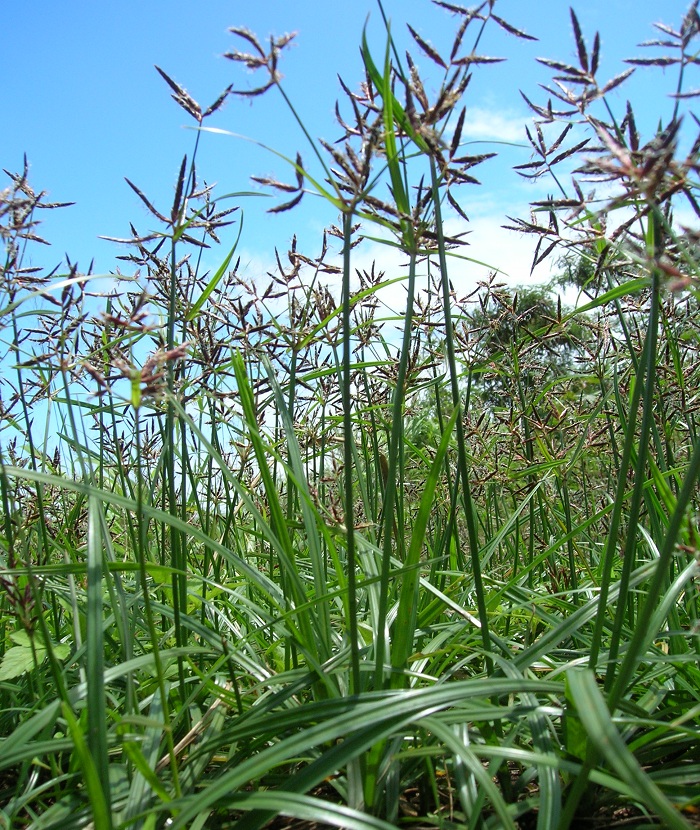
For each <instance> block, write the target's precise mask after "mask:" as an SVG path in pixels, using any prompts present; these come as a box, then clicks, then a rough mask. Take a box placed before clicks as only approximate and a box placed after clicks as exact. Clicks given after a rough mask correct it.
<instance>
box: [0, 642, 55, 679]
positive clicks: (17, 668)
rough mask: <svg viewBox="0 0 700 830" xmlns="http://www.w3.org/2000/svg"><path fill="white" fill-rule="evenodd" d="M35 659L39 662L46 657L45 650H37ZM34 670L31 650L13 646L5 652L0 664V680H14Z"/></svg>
mask: <svg viewBox="0 0 700 830" xmlns="http://www.w3.org/2000/svg"><path fill="white" fill-rule="evenodd" d="M36 654H37V658H38V659H39V662H41V661H42V660H43V659H44V657H45V656H46V651H45V649H37V653H36ZM33 668H34V655H33V654H32V650H31V648H27V647H25V646H13V647H12V648H9V649H8V650H7V651H6V652H5V656H4V657H3V658H2V663H0V680H14V678H15V677H19V676H20V675H22V674H25V673H26V672H28V671H31V670H32V669H33Z"/></svg>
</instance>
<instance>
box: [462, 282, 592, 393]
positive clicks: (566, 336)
mask: <svg viewBox="0 0 700 830" xmlns="http://www.w3.org/2000/svg"><path fill="white" fill-rule="evenodd" d="M567 312H568V309H566V308H565V307H563V306H562V303H561V298H560V296H559V295H557V294H555V293H554V290H553V288H552V286H551V285H548V284H544V285H535V286H527V287H523V286H520V287H517V288H513V289H511V288H509V287H506V286H502V285H501V286H491V287H490V288H489V291H488V292H487V293H486V294H485V295H483V296H482V297H480V300H479V307H478V308H477V309H476V310H475V311H474V312H473V313H472V314H471V316H470V319H469V326H470V332H469V333H470V339H471V343H472V346H471V349H470V351H471V354H470V363H471V366H472V370H473V386H474V392H475V393H477V394H480V395H481V396H482V398H483V400H484V401H485V402H486V403H487V404H489V405H491V406H494V407H500V406H507V405H509V401H511V400H512V399H513V398H514V396H516V395H521V396H522V395H523V394H525V396H526V397H529V395H528V391H532V390H534V389H541V388H542V387H543V385H544V384H546V383H547V382H549V381H550V380H553V379H554V378H557V377H565V376H568V375H571V374H572V373H574V372H575V371H576V358H577V357H580V356H581V354H582V351H581V342H582V338H583V337H585V336H586V332H585V330H584V328H583V326H582V325H581V323H580V322H577V321H576V320H568V321H567V320H566V319H565V318H566V314H567Z"/></svg>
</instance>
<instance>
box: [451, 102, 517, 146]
mask: <svg viewBox="0 0 700 830" xmlns="http://www.w3.org/2000/svg"><path fill="white" fill-rule="evenodd" d="M529 121H531V118H529V117H528V116H527V115H522V114H520V113H516V112H513V111H509V110H505V111H501V110H496V109H493V110H491V109H486V108H485V107H471V108H469V107H468V108H467V115H466V118H465V119H464V127H463V128H462V138H463V139H464V138H482V139H492V140H496V141H518V142H521V141H525V140H526V136H525V124H527V123H528V122H529Z"/></svg>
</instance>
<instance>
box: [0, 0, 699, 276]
mask: <svg viewBox="0 0 700 830" xmlns="http://www.w3.org/2000/svg"><path fill="white" fill-rule="evenodd" d="M384 5H385V9H386V11H387V14H388V15H389V16H390V17H391V18H392V21H393V25H394V31H395V32H396V34H397V37H398V38H399V40H400V41H401V42H405V44H406V45H409V41H408V37H407V34H406V27H405V23H406V22H410V23H411V24H412V25H413V27H414V28H415V29H416V30H417V31H418V32H419V33H420V34H421V36H422V37H424V38H425V39H426V40H429V41H430V42H431V43H433V44H434V45H435V46H436V47H437V48H438V49H440V48H443V49H445V48H447V46H448V44H450V43H451V42H452V38H453V35H454V32H455V29H456V22H455V18H454V17H452V16H451V15H449V14H448V13H447V12H446V11H444V10H443V9H440V8H437V7H435V6H433V5H432V4H431V3H430V2H428V0H385V4H384ZM568 7H569V3H568V2H560V0H536V2H534V3H524V2H522V0H498V2H497V3H496V6H495V11H496V12H497V13H498V14H500V15H501V16H502V17H504V18H506V19H507V20H508V21H510V22H511V23H513V24H514V25H517V26H519V27H521V28H523V29H525V30H527V31H528V32H529V33H530V34H533V35H535V36H537V37H538V38H539V42H537V43H530V42H527V41H523V40H516V39H514V38H512V37H506V36H504V34H503V32H501V31H500V30H499V29H497V27H495V26H493V27H491V28H490V30H489V31H487V34H486V36H485V39H484V40H483V41H482V43H481V44H480V47H479V51H480V52H481V53H485V54H491V55H498V56H503V57H507V58H508V61H507V62H506V63H505V64H501V65H498V66H490V67H485V68H483V69H482V70H479V69H477V71H476V72H475V77H474V79H473V81H472V84H471V86H470V89H469V92H468V95H467V98H466V101H465V103H466V104H467V106H468V116H467V122H466V126H465V131H464V140H469V141H483V142H486V143H484V144H479V145H476V146H478V150H477V151H478V152H482V151H487V150H491V149H504V148H499V147H492V146H490V142H491V141H493V140H495V139H505V140H508V141H510V142H522V141H523V140H524V134H523V123H524V122H525V121H526V120H527V118H528V113H527V109H526V107H525V105H524V103H523V101H522V99H521V97H520V95H519V93H518V89H519V88H521V89H523V91H525V92H526V94H527V95H528V97H530V98H531V99H532V100H535V101H538V102H543V95H542V94H541V93H539V91H538V87H537V84H538V82H547V81H548V80H549V75H548V72H547V70H546V69H545V68H543V67H540V66H538V64H536V62H535V58H536V57H538V56H546V57H550V58H555V59H558V60H562V61H565V62H575V54H576V52H575V46H574V41H573V37H572V34H571V25H570V21H569V13H568ZM575 8H576V11H577V14H578V16H579V20H580V23H581V26H582V29H583V31H584V34H585V37H586V39H587V41H588V43H589V44H590V43H592V40H593V35H594V33H595V31H596V30H597V29H599V30H600V32H601V37H602V54H601V75H600V77H603V76H605V77H612V76H613V75H615V74H617V73H618V72H620V71H621V70H622V69H623V68H624V66H623V65H622V63H621V60H622V58H624V57H632V56H635V55H639V54H642V53H643V50H640V49H639V48H637V44H638V43H639V42H640V41H642V40H646V39H649V38H651V37H654V36H655V31H654V30H653V29H652V27H651V24H652V22H655V21H659V20H660V21H663V22H665V23H668V24H671V25H673V26H674V27H675V28H677V27H678V26H679V25H680V21H681V18H682V15H683V13H684V11H685V10H686V8H687V3H686V2H685V0H664V1H663V2H659V0H586V2H581V3H578V4H576V6H575ZM368 14H369V15H370V17H369V33H370V42H371V43H372V45H373V48H374V50H375V52H376V53H377V54H378V55H381V54H382V51H383V46H384V33H383V28H382V24H381V19H380V16H379V12H378V8H377V5H376V3H375V2H374V0H354V2H352V3H329V2H326V1H325V0H324V2H321V1H320V0H297V2H288V1H287V0H284V1H283V0H258V2H250V0H243V2H236V1H235V0H206V2H200V3H195V2H192V0H190V2H183V0H145V2H144V0H139V1H138V2H136V0H120V2H118V3H103V2H94V1H93V0H62V2H60V3H57V2H55V0H34V1H33V2H13V3H7V4H6V5H5V8H4V9H3V15H2V17H3V25H2V31H1V33H0V42H1V43H2V54H3V64H4V66H5V73H4V75H5V80H4V83H3V84H2V85H1V86H0V101H1V102H2V112H3V114H4V124H3V129H2V131H1V132H0V167H4V168H6V169H8V170H11V171H14V170H20V169H21V166H22V157H23V154H24V153H25V152H26V154H27V157H28V160H29V163H30V171H31V172H30V182H31V183H32V185H33V186H34V187H35V188H37V189H45V190H47V191H48V192H49V195H50V198H51V199H53V200H56V201H74V202H76V203H77V204H76V205H75V206H74V207H71V208H67V209H65V210H62V211H53V212H51V213H46V214H45V215H44V217H43V218H44V220H45V222H44V225H43V228H42V230H43V234H44V235H45V237H46V238H47V240H49V241H50V242H51V243H52V245H53V247H52V248H51V249H48V250H47V249H43V248H40V249H37V248H35V250H34V253H33V257H34V258H35V261H36V262H37V264H43V265H45V266H48V267H51V266H53V265H55V264H57V263H58V262H59V261H60V260H61V259H62V257H63V255H64V254H66V253H67V254H68V255H69V256H70V257H71V259H72V260H73V261H76V260H77V261H78V262H79V264H80V266H81V268H83V269H86V268H87V265H88V263H89V261H90V259H92V258H94V260H95V269H96V271H97V272H108V271H110V270H113V269H114V267H115V265H116V264H117V263H116V261H115V256H116V255H118V254H119V253H123V251H122V250H120V249H119V248H118V246H116V245H115V244H113V243H110V242H106V241H104V240H101V239H99V238H98V237H99V236H100V235H105V236H117V237H123V236H128V234H129V222H130V221H131V222H134V224H135V225H136V226H137V228H138V229H139V230H140V231H147V230H150V229H154V228H155V224H154V221H155V220H152V217H150V216H149V215H148V214H147V212H146V210H145V208H144V207H143V206H142V205H141V203H140V202H139V200H138V199H137V197H136V196H135V194H134V193H133V192H132V191H131V190H130V189H129V188H128V186H127V185H126V183H125V182H124V177H125V176H127V177H128V178H130V179H131V180H132V181H134V182H135V183H136V184H137V185H138V186H139V187H140V188H141V189H142V190H143V191H144V192H145V193H146V194H147V195H148V196H149V198H150V199H151V200H152V201H153V202H154V203H155V204H156V205H158V206H160V207H161V208H162V209H165V211H168V210H169V208H170V204H171V202H172V194H173V187H174V181H175V177H176V174H177V171H178V168H179V164H180V161H181V159H182V156H183V154H185V153H187V154H188V155H189V153H190V152H191V149H192V145H193V141H194V133H193V132H192V131H191V130H186V129H183V127H184V126H185V125H190V124H191V123H193V122H191V121H190V119H188V117H187V115H186V114H185V113H184V111H183V110H181V109H180V108H179V107H178V106H177V105H176V104H175V103H174V102H173V101H172V100H171V98H170V95H169V90H168V88H167V86H166V84H165V83H164V82H163V80H162V79H161V78H160V76H159V75H158V74H157V72H156V71H155V69H154V64H157V65H159V66H160V67H162V68H163V69H164V70H165V71H166V72H167V73H168V74H169V75H170V76H171V77H172V78H174V79H175V80H176V81H177V82H179V83H180V84H182V85H183V86H184V87H186V89H187V90H188V91H189V92H190V94H191V95H192V96H193V97H194V98H195V99H196V100H197V101H199V102H200V104H202V105H203V106H207V105H208V104H210V103H211V102H213V101H214V99H215V98H216V97H217V96H218V94H219V93H220V92H221V91H222V90H223V88H224V87H226V86H227V85H228V84H230V83H234V84H235V85H236V86H237V87H239V88H240V87H241V86H246V85H254V84H255V80H256V79H255V78H254V77H249V76H248V75H246V73H245V71H243V70H242V68H241V67H240V66H238V65H236V64H234V63H232V62H231V61H228V60H225V59H224V58H223V57H222V54H223V53H224V52H225V51H226V50H228V49H231V48H233V47H234V46H238V45H239V44H237V43H236V42H235V41H234V38H233V37H232V36H231V35H230V34H228V33H227V28H228V27H229V26H245V27H248V28H249V29H251V30H253V31H255V32H256V33H257V34H259V35H260V36H261V37H263V38H264V37H266V36H267V35H268V34H269V33H275V34H277V35H279V34H282V33H284V32H288V31H296V32H298V36H297V39H296V41H295V45H294V47H293V48H292V49H290V50H289V51H288V52H287V53H286V54H285V55H284V60H283V64H282V66H281V69H282V72H283V73H284V75H285V78H284V85H285V89H286V91H287V93H288V94H289V96H290V97H291V98H292V100H293V101H294V103H295V105H296V106H297V108H298V110H299V113H300V114H301V116H302V118H303V119H304V121H305V123H306V124H307V127H308V129H309V131H310V133H311V134H312V135H313V136H321V137H323V138H325V139H327V140H330V141H333V140H334V139H336V138H337V137H338V136H339V130H338V128H337V127H336V125H335V123H334V115H333V107H334V103H335V100H336V99H337V98H338V97H339V96H340V95H341V93H340V87H339V84H338V80H337V77H336V75H337V73H339V74H340V75H341V76H342V77H343V78H344V80H345V81H346V82H347V83H348V85H349V86H350V87H351V88H356V86H357V84H358V82H359V81H360V79H361V77H362V73H361V62H360V56H359V49H358V46H359V43H360V38H361V33H362V27H363V25H364V23H365V20H366V18H367V15H368ZM656 34H658V33H656ZM467 42H468V43H469V44H471V42H470V41H467ZM417 52H418V50H417V49H415V48H414V49H413V53H414V54H416V53H417ZM419 63H420V65H421V66H422V67H423V68H424V69H425V77H424V80H426V79H427V83H426V86H427V87H428V89H430V84H431V82H432V83H433V88H436V87H437V86H438V85H439V81H440V76H439V70H438V69H437V67H435V66H433V65H432V64H431V63H430V62H429V61H427V60H425V59H424V60H421V61H419ZM674 84H675V75H674V74H673V70H667V76H666V77H664V75H663V72H662V71H661V70H658V69H655V70H652V69H644V68H642V69H639V70H637V73H636V76H635V78H634V79H633V82H632V83H630V84H629V85H628V86H627V87H626V88H623V89H625V90H626V91H625V92H620V93H617V92H616V93H613V94H612V96H611V98H612V101H613V103H614V104H617V105H618V106H619V110H618V111H620V112H621V109H622V106H623V104H624V100H625V98H626V97H628V96H629V97H630V98H631V99H632V101H633V104H634V106H635V109H636V112H637V116H638V121H639V127H640V129H641V130H642V132H643V134H644V137H645V139H648V138H650V131H652V130H653V128H654V126H655V124H656V123H657V121H658V119H659V117H662V118H667V117H668V115H669V114H670V112H671V108H672V104H671V102H670V101H669V100H668V99H666V98H664V92H665V91H669V90H671V89H672V88H673V86H674ZM688 86H689V87H693V86H695V87H697V86H700V84H699V83H698V79H697V78H695V79H690V78H689V81H688ZM208 123H209V124H210V126H216V127H220V128H222V129H224V130H230V131H233V132H236V133H242V134H245V135H248V136H251V137H253V138H255V139H258V140H260V141H262V142H265V143H267V144H269V145H270V146H272V147H274V148H275V149H277V150H279V151H281V152H282V153H285V154H287V155H289V156H293V155H294V154H295V152H296V150H297V149H300V150H301V151H302V154H303V156H304V157H305V158H307V157H310V153H309V152H308V149H307V148H306V147H305V146H304V140H303V137H302V136H301V134H300V132H299V130H298V128H297V127H296V125H295V124H294V122H293V120H292V118H291V117H290V115H289V113H288V112H286V111H285V110H284V108H283V104H282V102H281V100H280V98H279V96H278V95H277V94H276V93H275V91H273V92H272V93H271V94H270V93H268V95H266V96H265V97H264V98H260V99H256V100H254V101H252V102H249V101H246V100H242V99H236V98H232V99H229V101H228V102H227V104H226V105H225V107H224V108H223V109H222V110H221V111H220V112H219V113H217V114H216V115H215V116H214V117H213V118H212V119H210V121H209V122H208ZM474 149H475V148H472V150H474ZM198 159H199V165H198V169H199V174H200V177H201V178H204V179H206V180H207V181H208V182H217V183H218V191H219V192H220V193H228V192H232V191H241V190H250V189H251V187H252V186H251V183H250V181H249V175H250V174H252V173H255V174H263V175H266V174H271V175H274V176H276V177H278V178H281V179H289V178H290V176H289V173H288V171H287V170H285V169H284V166H283V165H282V163H281V162H279V161H278V160H277V159H275V158H274V157H272V156H270V155H268V154H266V153H265V152H264V151H262V150H261V149H260V148H257V147H255V146H253V145H250V144H247V143H245V142H242V141H240V140H237V139H234V138H231V137H228V136H222V135H206V136H204V140H203V144H202V147H201V149H200V152H199V155H198ZM528 160H529V152H528V150H527V149H522V148H521V149H518V148H513V147H509V148H505V152H504V154H503V157H502V159H500V160H498V159H497V160H495V161H493V162H489V163H487V164H486V165H484V166H483V167H482V168H480V169H479V171H478V172H477V175H478V177H479V178H481V179H482V181H483V186H482V187H481V188H477V187H464V188H463V189H462V190H461V191H460V194H459V198H460V201H462V203H463V206H464V208H465V210H466V212H467V213H468V214H469V216H470V217H471V218H472V219H473V224H472V228H471V229H472V231H473V235H472V236H473V245H472V253H473V255H474V256H475V257H477V258H482V259H486V260H488V261H489V262H490V263H491V264H493V265H495V266H497V267H500V268H502V269H503V270H504V271H507V272H508V273H509V274H510V275H511V277H512V278H513V280H514V281H516V282H518V281H525V280H527V279H528V271H529V254H528V253H527V252H528V251H529V250H530V246H529V242H528V241H527V240H523V239H520V238H519V237H517V236H514V235H511V236H504V232H502V231H500V230H499V225H500V224H501V223H502V222H503V221H505V220H504V216H505V214H506V213H511V214H513V213H515V214H520V215H526V213H525V211H526V210H527V203H528V200H529V199H532V198H541V196H542V195H545V193H546V190H547V188H545V189H544V191H543V190H542V188H541V187H539V186H532V185H528V184H527V183H525V182H523V181H522V180H520V179H519V178H518V177H517V175H516V174H515V173H513V171H512V169H511V167H512V164H515V163H521V162H524V161H528ZM5 186H6V185H5V184H2V185H1V187H5ZM241 204H242V205H243V210H244V216H245V229H244V232H243V237H242V243H241V249H240V250H241V252H242V253H243V255H244V259H245V261H246V262H247V264H248V267H249V268H250V269H251V271H255V269H256V268H257V269H264V268H265V266H266V265H267V264H268V263H271V262H272V253H273V248H274V246H275V245H276V246H278V247H279V248H280V250H282V251H284V250H286V248H287V246H288V244H289V240H290V238H291V236H292V234H293V233H295V232H296V233H298V234H299V237H300V241H301V243H302V245H303V246H305V248H306V250H307V251H308V253H310V254H315V253H317V251H318V245H319V242H318V240H319V235H320V231H321V229H322V228H323V227H324V226H326V225H328V224H329V223H331V222H336V221H337V217H336V216H335V215H334V212H333V209H332V208H329V207H328V206H324V205H322V204H320V203H319V202H314V201H313V200H309V199H306V200H305V203H304V208H303V210H302V211H301V212H291V213H287V214H282V215H277V216H269V215H266V214H265V209H266V208H267V207H269V202H267V201H266V200H265V199H250V198H249V199H246V200H243V201H242V202H241ZM235 233H236V229H235V228H234V229H232V230H231V232H230V234H228V236H227V237H226V238H225V240H224V241H225V242H230V241H232V239H233V238H234V235H235ZM224 254H225V251H223V250H222V251H221V252H220V254H219V253H215V254H213V256H214V257H215V261H213V262H212V266H215V265H216V264H217V261H220V260H221V259H222V258H223V256H224ZM477 276H479V277H483V276H485V269H478V268H476V269H472V271H471V272H470V273H468V274H467V273H465V275H464V279H465V280H467V279H472V278H475V277H477Z"/></svg>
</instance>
